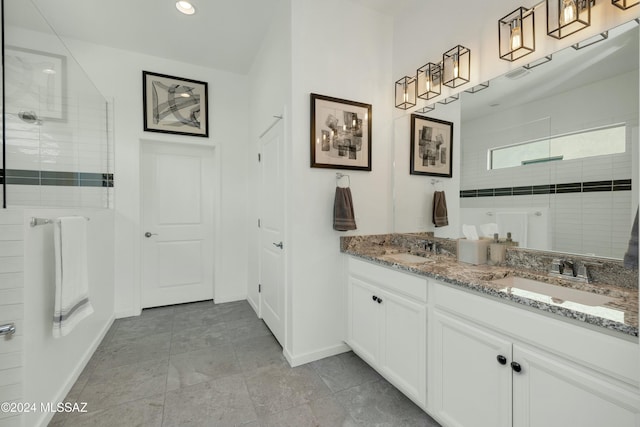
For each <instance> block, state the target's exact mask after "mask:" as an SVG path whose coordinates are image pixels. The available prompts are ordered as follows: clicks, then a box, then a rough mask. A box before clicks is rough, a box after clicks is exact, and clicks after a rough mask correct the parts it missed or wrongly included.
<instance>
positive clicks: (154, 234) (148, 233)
mask: <svg viewBox="0 0 640 427" xmlns="http://www.w3.org/2000/svg"><path fill="white" fill-rule="evenodd" d="M157 235H158V233H151V232H149V231H147V232H146V233H144V237H146V238H147V239H148V238H149V237H151V236H157Z"/></svg>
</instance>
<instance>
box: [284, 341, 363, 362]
mask: <svg viewBox="0 0 640 427" xmlns="http://www.w3.org/2000/svg"><path fill="white" fill-rule="evenodd" d="M347 351H351V347H349V346H348V345H346V344H345V343H341V344H337V345H334V346H331V347H326V348H323V349H320V350H316V351H312V352H309V353H304V354H299V355H293V354H291V353H290V352H289V351H288V350H287V349H284V350H283V351H282V353H283V354H284V357H285V358H286V359H287V362H289V365H291V367H296V366H300V365H304V364H306V363H310V362H315V361H316V360H320V359H324V358H325V357H330V356H335V355H336V354H341V353H346V352H347Z"/></svg>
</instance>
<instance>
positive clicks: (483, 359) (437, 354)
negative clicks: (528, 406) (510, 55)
mask: <svg viewBox="0 0 640 427" xmlns="http://www.w3.org/2000/svg"><path fill="white" fill-rule="evenodd" d="M431 325H432V329H431V333H432V336H431V337H430V338H431V339H430V340H429V346H430V350H431V351H430V357H432V360H431V362H432V363H431V366H430V368H431V370H430V376H429V377H430V378H429V379H430V388H429V390H430V393H429V395H430V397H431V402H432V405H431V406H432V409H433V410H434V411H435V412H436V414H435V415H436V416H437V418H438V419H439V421H440V422H441V423H442V424H443V425H445V426H451V427H467V426H473V427H483V426H486V427H508V426H510V425H511V419H512V417H511V395H512V390H511V366H509V363H510V362H511V343H510V342H509V341H508V340H505V339H504V338H501V337H499V336H497V335H495V334H492V333H490V332H488V331H486V330H483V329H481V328H477V327H475V326H474V325H472V324H471V323H469V322H466V321H462V320H460V319H457V318H455V317H452V316H449V315H447V314H446V313H443V312H440V311H438V310H436V311H434V313H433V317H432V320H431ZM499 357H502V358H504V359H500V360H504V362H503V363H500V362H499V361H498V358H499Z"/></svg>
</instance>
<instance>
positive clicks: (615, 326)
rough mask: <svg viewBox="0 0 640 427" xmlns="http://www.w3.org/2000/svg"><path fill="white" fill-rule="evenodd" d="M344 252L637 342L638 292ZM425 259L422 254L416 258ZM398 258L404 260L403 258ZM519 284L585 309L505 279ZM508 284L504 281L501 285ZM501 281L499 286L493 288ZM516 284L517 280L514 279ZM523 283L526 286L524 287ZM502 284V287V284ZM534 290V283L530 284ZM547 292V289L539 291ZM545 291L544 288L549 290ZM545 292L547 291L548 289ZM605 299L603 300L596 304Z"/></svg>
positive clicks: (430, 257) (367, 248) (431, 259)
mask: <svg viewBox="0 0 640 427" xmlns="http://www.w3.org/2000/svg"><path fill="white" fill-rule="evenodd" d="M342 252H344V253H346V254H349V255H353V256H355V257H358V258H361V259H364V260H368V261H371V262H373V263H376V264H379V265H383V266H387V267H390V268H393V269H396V270H400V271H406V272H410V273H414V274H418V275H422V276H426V277H430V278H433V279H436V280H439V281H441V282H445V283H448V284H451V285H455V286H459V287H461V288H465V289H469V290H472V291H475V292H478V293H481V294H484V295H487V296H490V297H494V298H499V299H502V300H508V301H513V302H515V303H517V304H522V305H526V306H528V307H532V308H535V309H539V310H542V311H545V312H548V313H553V314H555V315H559V316H562V317H566V318H571V319H576V320H578V321H582V322H585V323H588V324H591V325H596V326H599V327H602V328H606V329H610V330H613V331H617V332H620V333H623V334H627V335H631V336H634V337H637V336H638V290H637V288H636V289H630V288H626V287H620V286H615V285H610V284H603V283H597V284H596V283H578V282H572V281H569V280H566V279H562V278H553V277H549V276H548V275H543V274H541V273H540V272H537V271H534V270H527V269H524V268H513V267H508V266H489V265H471V264H465V263H461V262H458V261H457V259H456V257H455V256H452V255H451V254H427V255H426V257H425V258H424V262H421V261H422V260H421V259H419V258H414V257H412V256H409V260H407V259H402V258H398V257H395V258H394V255H397V254H402V253H409V250H408V249H407V248H405V247H402V246H394V245H390V244H388V243H385V244H384V245H381V244H380V243H375V242H358V244H354V245H347V246H343V247H342ZM418 255H424V254H418ZM401 257H402V255H401ZM512 277H513V278H523V279H529V280H534V281H536V282H543V283H545V284H548V285H552V286H559V287H562V288H563V289H560V290H559V291H558V295H563V294H566V293H567V292H568V293H571V292H573V291H572V290H579V291H583V292H587V293H589V294H584V293H580V295H581V296H584V297H586V299H587V300H594V301H589V302H588V303H585V304H582V303H577V302H575V301H565V300H564V298H558V297H553V296H554V295H553V291H555V290H553V289H552V292H551V294H552V295H548V294H549V293H550V292H547V293H546V294H544V293H543V292H536V290H537V289H535V288H533V290H532V288H529V289H528V290H527V289H523V288H522V287H521V286H519V285H515V286H509V284H508V282H509V280H511V279H509V278H512ZM505 278H506V279H505ZM497 279H505V280H503V281H502V282H503V283H497V282H494V281H495V280H497ZM516 280H519V279H516ZM525 282H526V281H525ZM505 283H506V284H505ZM533 285H534V287H535V283H533ZM541 286H543V287H545V285H544V284H543V285H541ZM547 288H548V287H547ZM547 290H548V289H547ZM600 297H603V298H600Z"/></svg>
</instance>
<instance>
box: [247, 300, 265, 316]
mask: <svg viewBox="0 0 640 427" xmlns="http://www.w3.org/2000/svg"><path fill="white" fill-rule="evenodd" d="M247 302H248V303H249V305H250V306H251V308H253V311H255V312H256V316H258V319H262V317H260V308H259V307H258V305H257V304H256V303H255V302H254V301H253V300H252V299H251V298H249V297H247Z"/></svg>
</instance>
